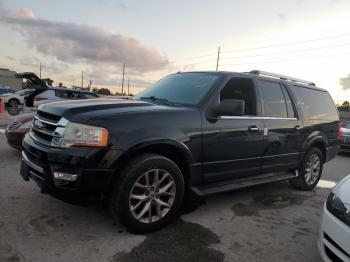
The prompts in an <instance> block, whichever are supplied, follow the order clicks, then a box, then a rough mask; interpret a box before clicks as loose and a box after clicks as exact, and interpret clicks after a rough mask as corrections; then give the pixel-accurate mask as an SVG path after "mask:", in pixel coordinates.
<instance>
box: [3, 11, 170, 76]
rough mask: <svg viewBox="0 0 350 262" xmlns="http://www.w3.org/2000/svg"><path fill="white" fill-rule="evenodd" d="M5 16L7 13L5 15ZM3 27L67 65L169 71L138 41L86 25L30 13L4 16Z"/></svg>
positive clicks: (157, 54)
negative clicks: (86, 64)
mask: <svg viewBox="0 0 350 262" xmlns="http://www.w3.org/2000/svg"><path fill="white" fill-rule="evenodd" d="M3 12H4V11H3ZM1 16H2V18H0V20H1V21H2V22H3V23H7V24H9V25H12V26H13V27H14V28H15V29H16V30H18V31H19V32H20V33H21V34H22V35H23V36H24V39H25V41H26V42H27V43H28V44H29V45H30V46H32V47H34V48H35V49H36V50H37V51H38V52H39V53H42V54H45V55H50V56H54V57H56V58H57V59H58V60H60V61H64V62H68V63H80V62H86V63H94V64H101V63H102V64H103V63H104V64H109V65H113V66H116V67H120V65H121V64H122V63H124V62H125V63H126V66H127V68H130V69H132V70H135V71H137V72H141V73H142V72H147V71H153V70H160V69H164V68H166V66H167V65H168V60H167V58H166V57H165V56H163V55H161V54H160V52H159V51H158V50H156V49H154V48H150V47H146V46H144V45H143V44H142V43H141V42H140V41H139V40H138V39H136V38H133V37H127V36H123V35H120V34H117V33H114V32H112V31H110V30H106V29H103V28H100V27H94V26H89V25H85V24H76V23H66V22H53V21H49V20H45V19H40V18H38V17H37V16H36V15H35V14H34V12H33V11H32V10H30V9H21V10H20V11H18V12H16V13H13V14H9V13H8V12H5V15H1Z"/></svg>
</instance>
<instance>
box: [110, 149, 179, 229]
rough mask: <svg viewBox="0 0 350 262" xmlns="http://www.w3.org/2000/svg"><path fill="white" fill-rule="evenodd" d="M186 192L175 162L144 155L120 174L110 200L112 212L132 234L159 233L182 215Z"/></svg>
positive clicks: (130, 163) (134, 160)
mask: <svg viewBox="0 0 350 262" xmlns="http://www.w3.org/2000/svg"><path fill="white" fill-rule="evenodd" d="M157 173H158V175H157ZM157 176H158V180H157V179H156V177H157ZM147 180H148V183H147ZM157 181H158V183H157ZM147 184H148V186H147ZM157 184H158V186H157ZM169 185H170V186H169ZM184 192H185V183H184V178H183V175H182V173H181V170H180V169H179V167H178V166H177V165H176V164H175V163H174V162H173V161H172V160H170V159H168V158H165V157H163V156H161V155H156V154H143V155H140V156H138V157H136V158H134V159H132V160H131V161H130V162H129V163H128V164H127V166H126V167H125V168H124V169H123V171H122V172H121V173H120V174H119V178H118V179H117V180H116V182H115V184H114V186H113V189H112V193H111V195H110V198H109V211H110V214H111V216H112V218H113V220H115V221H117V220H120V222H121V223H122V224H123V225H124V226H125V227H126V228H127V230H128V231H129V232H132V233H148V232H152V231H156V230H158V229H160V228H162V227H164V226H165V225H167V224H169V223H170V222H171V221H172V220H173V219H175V218H176V217H177V215H179V211H180V208H181V205H182V201H183V197H184ZM145 210H147V211H145Z"/></svg>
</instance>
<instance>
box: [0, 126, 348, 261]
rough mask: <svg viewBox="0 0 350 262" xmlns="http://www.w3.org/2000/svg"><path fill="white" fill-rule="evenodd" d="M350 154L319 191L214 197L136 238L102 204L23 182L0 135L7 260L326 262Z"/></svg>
mask: <svg viewBox="0 0 350 262" xmlns="http://www.w3.org/2000/svg"><path fill="white" fill-rule="evenodd" d="M349 159H350V155H340V156H338V157H337V158H336V159H335V160H333V161H332V162H330V163H328V164H327V165H326V166H325V169H324V175H323V178H322V181H321V182H320V184H319V187H317V189H316V190H314V191H312V192H299V191H295V190H293V189H291V188H290V187H289V185H288V183H287V182H280V183H274V184H269V185H262V186H257V187H251V188H248V189H243V190H238V191H235V192H231V193H226V194H221V195H215V196H211V197H208V198H207V199H206V203H204V204H202V205H201V206H199V207H198V208H196V209H195V210H193V211H191V212H189V213H186V214H184V215H182V216H181V219H180V220H178V221H177V222H176V223H174V224H173V225H171V226H169V227H167V228H165V229H163V230H161V231H159V232H156V233H153V234H149V235H144V236H142V235H132V234H129V233H127V232H126V231H125V229H124V228H123V227H122V226H121V225H119V224H117V225H114V224H113V223H112V222H111V221H110V219H109V218H108V216H107V214H106V212H105V211H104V209H103V208H102V206H101V205H99V204H94V205H89V206H86V207H81V206H74V205H70V204H66V203H63V202H61V201H59V200H56V199H53V198H51V197H50V196H47V195H43V194H40V191H39V189H38V188H37V186H36V185H35V183H33V182H32V181H31V182H25V181H23V180H22V179H21V177H20V176H19V165H20V154H19V152H17V151H16V150H13V149H11V148H9V147H8V146H7V144H6V141H5V136H4V134H3V133H1V132H0V261H11V262H14V261H120V262H132V261H152V262H155V261H167V262H172V261H196V262H200V261H320V257H319V255H318V251H317V245H316V241H317V236H318V226H319V223H320V216H321V210H322V205H323V202H324V199H325V198H326V196H327V194H328V193H329V191H330V187H332V186H333V185H334V182H337V181H339V180H340V179H341V178H343V177H344V176H346V175H347V174H350V161H349Z"/></svg>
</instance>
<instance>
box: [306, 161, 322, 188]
mask: <svg viewBox="0 0 350 262" xmlns="http://www.w3.org/2000/svg"><path fill="white" fill-rule="evenodd" d="M320 170H321V159H320V156H319V155H318V154H311V155H310V156H309V159H308V160H307V162H306V166H305V182H306V184H308V185H313V184H314V183H315V182H316V181H317V179H318V176H319V174H320Z"/></svg>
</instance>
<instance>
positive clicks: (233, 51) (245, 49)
mask: <svg viewBox="0 0 350 262" xmlns="http://www.w3.org/2000/svg"><path fill="white" fill-rule="evenodd" d="M344 36H350V33H347V34H341V35H336V36H327V37H320V38H314V39H309V40H302V41H295V42H290V43H283V44H276V45H268V46H261V47H252V48H242V49H232V50H228V51H222V53H236V52H243V51H251V50H258V49H266V48H272V47H282V46H290V45H298V44H305V43H310V42H315V41H321V40H326V39H335V38H340V37H344Z"/></svg>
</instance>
